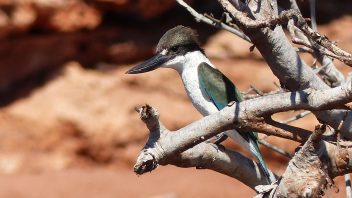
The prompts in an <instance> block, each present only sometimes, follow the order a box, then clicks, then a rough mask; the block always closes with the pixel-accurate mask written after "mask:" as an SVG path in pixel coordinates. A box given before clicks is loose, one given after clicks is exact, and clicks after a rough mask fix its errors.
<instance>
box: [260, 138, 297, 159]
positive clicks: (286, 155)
mask: <svg viewBox="0 0 352 198" xmlns="http://www.w3.org/2000/svg"><path fill="white" fill-rule="evenodd" d="M258 142H259V143H260V144H261V145H263V146H265V147H267V148H269V149H271V150H273V151H275V152H277V153H279V154H281V155H283V156H285V157H287V158H289V159H291V158H292V155H291V154H290V153H289V152H287V151H285V150H283V149H282V148H279V147H277V146H275V145H272V144H270V143H269V142H267V141H266V140H264V139H258Z"/></svg>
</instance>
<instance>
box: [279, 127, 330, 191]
mask: <svg viewBox="0 0 352 198" xmlns="http://www.w3.org/2000/svg"><path fill="white" fill-rule="evenodd" d="M325 130H326V126H325V125H322V126H317V127H316V128H315V132H314V133H313V134H312V135H311V136H310V137H309V139H308V140H307V141H306V142H305V144H304V145H303V147H302V148H301V149H300V150H299V151H298V152H297V153H296V154H295V156H294V157H293V158H292V160H291V161H290V162H289V165H288V167H287V169H286V171H285V173H284V174H283V179H282V181H281V182H280V184H279V186H278V190H277V195H278V197H287V196H288V195H290V197H319V196H321V195H322V194H323V189H326V187H327V185H328V183H329V182H330V181H331V179H330V178H329V176H328V174H327V170H326V166H324V164H322V162H321V160H320V158H319V153H320V150H321V147H322V145H323V144H322V141H321V138H322V135H323V133H324V132H325Z"/></svg>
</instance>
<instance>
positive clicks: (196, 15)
mask: <svg viewBox="0 0 352 198" xmlns="http://www.w3.org/2000/svg"><path fill="white" fill-rule="evenodd" d="M176 1H177V3H178V4H180V5H181V6H182V7H184V8H185V9H186V10H187V11H188V12H189V13H190V14H191V15H192V16H193V17H194V18H195V20H196V21H197V22H203V23H206V24H208V25H211V26H214V27H217V28H221V29H224V30H226V31H229V32H231V33H233V34H235V35H237V36H238V37H240V38H242V39H244V40H245V41H248V42H249V43H252V41H251V39H250V38H249V37H248V36H247V35H245V34H244V33H243V32H241V31H239V30H237V29H236V28H234V27H231V26H229V25H228V24H225V23H223V22H222V21H220V20H214V18H209V17H206V16H204V15H202V14H199V13H198V12H197V11H196V10H194V9H193V8H192V7H191V6H189V5H188V4H187V3H186V2H184V1H183V0H176Z"/></svg>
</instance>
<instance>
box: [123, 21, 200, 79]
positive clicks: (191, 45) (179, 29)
mask: <svg viewBox="0 0 352 198" xmlns="http://www.w3.org/2000/svg"><path fill="white" fill-rule="evenodd" d="M194 51H200V52H202V53H204V52H203V49H202V48H201V47H200V46H199V41H198V38H197V33H196V32H195V31H194V30H193V29H191V28H189V27H184V26H182V25H179V26H176V27H174V28H172V29H170V30H168V31H167V32H166V33H165V34H164V35H163V36H162V37H161V38H160V40H159V43H158V45H157V48H156V54H155V55H154V56H153V57H152V58H150V59H148V60H146V61H145V62H143V63H141V64H139V65H137V66H135V67H133V68H131V69H130V70H128V71H127V72H126V73H128V74H138V73H145V72H149V71H152V70H155V69H157V68H159V67H168V68H174V69H177V67H179V66H180V65H182V64H183V63H184V62H185V61H186V58H185V55H186V54H187V53H189V52H194Z"/></svg>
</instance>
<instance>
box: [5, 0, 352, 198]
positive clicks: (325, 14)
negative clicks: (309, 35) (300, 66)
mask: <svg viewBox="0 0 352 198" xmlns="http://www.w3.org/2000/svg"><path fill="white" fill-rule="evenodd" d="M188 2H190V3H193V5H194V7H195V8H196V9H197V10H198V11H200V12H208V13H209V12H212V13H214V14H215V15H217V16H219V14H220V13H221V9H220V8H219V7H218V5H217V4H216V2H215V1H210V0H206V1H204V0H203V1H200V0H198V1H196V0H193V1H188ZM299 3H300V5H301V6H302V8H303V10H305V12H306V13H307V11H308V3H307V2H306V1H299ZM317 4H318V15H317V18H318V22H319V23H320V26H319V30H320V31H321V32H322V33H323V34H326V35H327V36H328V37H329V38H330V39H332V40H336V41H337V42H338V44H339V46H341V47H343V48H344V49H346V50H348V51H351V50H352V32H351V30H352V16H351V15H349V14H350V11H351V10H352V3H351V2H350V1H348V0H344V1H339V3H336V2H334V1H332V0H322V1H319V2H318V3H317ZM282 6H285V5H282ZM307 16H308V15H307ZM178 24H183V25H188V26H191V27H193V28H196V29H197V30H198V31H199V34H200V36H201V41H202V42H203V43H204V48H205V50H206V53H207V54H208V56H209V57H210V58H211V59H212V60H213V62H214V64H216V65H217V66H219V68H221V70H222V71H223V72H224V73H226V74H227V75H228V76H230V77H231V79H232V80H233V81H234V82H235V83H236V84H237V85H238V86H239V88H240V89H241V90H246V89H248V88H249V87H250V85H254V86H256V87H257V88H259V89H261V90H263V91H270V90H273V89H275V88H276V87H275V85H274V83H273V82H276V81H277V80H276V78H275V76H273V74H272V73H271V71H270V70H269V69H268V67H267V66H266V64H265V62H264V61H263V59H262V58H261V56H260V54H259V53H258V52H257V51H254V52H252V53H251V52H249V47H250V45H249V44H248V43H246V42H245V41H242V40H241V39H239V38H237V37H236V36H234V35H231V34H230V33H227V32H224V31H217V30H216V29H214V28H211V27H209V26H206V25H203V24H199V23H196V22H195V21H194V20H193V19H192V17H190V16H189V14H188V13H187V12H186V11H185V10H183V9H182V8H180V7H179V6H177V5H176V3H175V1H173V0H134V1H132V0H95V1H93V0H85V1H84V0H0V105H1V106H0V137H1V138H0V173H1V176H0V185H1V186H2V188H1V189H0V197H200V196H202V197H214V196H220V197H230V196H239V197H248V196H250V195H254V193H253V192H252V191H251V190H250V189H248V188H247V187H245V186H244V185H242V184H240V183H239V182H237V181H234V180H232V179H230V178H227V177H226V176H223V175H220V174H217V173H213V172H210V171H206V170H201V171H199V170H195V169H179V168H174V167H163V168H159V169H158V170H157V171H155V172H153V173H152V174H147V175H143V176H141V177H136V176H135V175H133V172H132V166H133V164H134V161H135V158H136V156H137V155H138V153H139V151H140V149H141V148H142V147H143V145H144V143H145V140H146V137H147V129H146V127H145V126H144V125H143V124H142V122H141V121H140V120H139V118H138V116H137V114H136V113H135V112H134V107H135V106H138V105H143V104H145V103H148V104H151V105H153V106H155V107H156V108H158V110H159V111H160V113H161V120H162V121H163V122H164V123H165V124H166V125H167V127H168V128H170V129H177V128H180V127H183V126H185V125H187V124H189V123H191V122H192V121H195V120H197V119H199V118H201V116H200V115H199V113H198V112H197V111H196V110H195V109H194V108H193V106H192V105H191V104H190V102H189V101H188V98H187V96H186V95H185V92H184V90H183V86H182V83H181V81H180V79H179V77H178V76H177V74H176V73H175V72H173V71H171V70H166V69H165V70H162V69H161V70H157V71H155V72H153V73H148V74H143V75H138V76H135V75H133V76H128V75H125V74H124V73H125V71H126V70H127V69H128V68H129V67H131V66H132V65H134V64H136V63H137V62H138V61H142V60H143V59H146V58H148V57H150V56H151V55H152V54H153V52H154V47H155V45H156V44H157V41H158V39H159V38H160V36H161V35H162V34H163V33H164V32H165V31H166V30H167V29H169V28H171V27H173V26H175V25H178ZM307 61H311V60H309V59H308V58H307ZM336 64H337V66H338V67H339V68H340V69H341V70H343V71H344V72H349V71H350V69H349V68H347V67H346V66H344V65H343V64H341V63H339V62H337V61H336ZM248 71H251V72H248ZM294 114H295V113H294V112H290V113H286V114H280V115H277V116H276V118H277V119H281V120H283V119H286V118H288V117H290V116H292V115H294ZM316 123H317V121H316V120H315V118H314V117H313V116H309V117H308V118H307V119H305V120H300V121H296V122H294V123H293V124H294V125H297V126H300V127H304V128H307V129H312V128H313V127H314V124H316ZM267 140H268V141H270V142H272V143H273V144H275V145H277V146H280V147H281V148H284V149H286V150H288V151H290V152H293V150H294V148H295V147H296V146H297V144H296V143H292V142H289V141H285V140H282V139H278V138H274V137H269V138H267ZM226 144H227V146H230V147H233V148H234V149H239V148H238V147H237V146H236V145H234V144H232V143H231V142H226ZM262 150H263V153H264V158H265V159H266V160H267V161H268V164H269V167H270V168H272V169H273V170H275V171H276V172H278V173H279V174H280V173H282V172H283V171H284V168H285V166H286V163H287V159H286V158H285V157H282V156H280V155H278V154H275V153H273V152H271V151H269V150H267V149H265V148H263V149H262ZM171 178H172V181H171ZM185 180H187V181H185ZM340 180H341V179H340ZM340 180H338V184H340V183H341V182H340ZM219 183H221V185H220V186H219ZM43 186H44V188H43ZM191 186H192V188H191ZM340 186H341V188H340V190H341V193H340V194H339V195H342V196H343V195H344V194H343V193H344V192H343V191H344V188H343V185H340ZM136 189H138V190H136ZM331 194H332V195H333V196H336V194H334V193H333V192H332V193H331Z"/></svg>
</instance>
